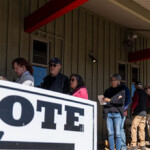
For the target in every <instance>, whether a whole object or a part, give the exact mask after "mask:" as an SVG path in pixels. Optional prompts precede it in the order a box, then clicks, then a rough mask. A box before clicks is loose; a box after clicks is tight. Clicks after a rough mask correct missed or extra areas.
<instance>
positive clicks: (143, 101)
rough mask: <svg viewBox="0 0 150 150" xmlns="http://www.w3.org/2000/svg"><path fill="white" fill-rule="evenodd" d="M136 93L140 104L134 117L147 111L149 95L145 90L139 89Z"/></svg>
mask: <svg viewBox="0 0 150 150" xmlns="http://www.w3.org/2000/svg"><path fill="white" fill-rule="evenodd" d="M135 92H137V94H138V99H137V100H138V104H137V106H136V108H135V109H134V111H133V114H132V115H138V114H139V113H140V112H142V111H145V112H146V111H147V98H148V96H147V94H146V92H145V91H144V90H142V89H137V90H136V91H135Z"/></svg>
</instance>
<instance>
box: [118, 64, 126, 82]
mask: <svg viewBox="0 0 150 150" xmlns="http://www.w3.org/2000/svg"><path fill="white" fill-rule="evenodd" d="M118 67H119V68H118V72H119V74H120V75H121V77H122V82H123V83H124V82H126V80H127V79H126V64H121V63H119V66H118ZM124 84H125V83H124Z"/></svg>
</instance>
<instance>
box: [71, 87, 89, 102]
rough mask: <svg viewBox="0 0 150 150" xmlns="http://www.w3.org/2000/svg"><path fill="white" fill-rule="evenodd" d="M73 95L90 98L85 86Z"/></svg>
mask: <svg viewBox="0 0 150 150" xmlns="http://www.w3.org/2000/svg"><path fill="white" fill-rule="evenodd" d="M73 96H75V97H80V98H83V99H88V93H87V89H86V88H85V87H82V88H80V89H79V90H77V91H76V92H75V93H74V94H73Z"/></svg>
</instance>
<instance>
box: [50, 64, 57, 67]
mask: <svg viewBox="0 0 150 150" xmlns="http://www.w3.org/2000/svg"><path fill="white" fill-rule="evenodd" d="M49 66H50V67H56V66H59V65H56V64H50V65H49Z"/></svg>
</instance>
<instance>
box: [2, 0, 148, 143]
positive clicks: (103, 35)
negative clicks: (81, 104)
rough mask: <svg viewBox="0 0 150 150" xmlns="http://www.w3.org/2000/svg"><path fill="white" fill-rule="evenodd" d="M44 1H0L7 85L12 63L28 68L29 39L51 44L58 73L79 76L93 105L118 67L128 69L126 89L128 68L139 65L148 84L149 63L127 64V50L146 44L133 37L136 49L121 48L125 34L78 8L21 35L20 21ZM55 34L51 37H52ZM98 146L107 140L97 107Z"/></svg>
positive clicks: (4, 68)
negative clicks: (19, 61) (22, 62)
mask: <svg viewBox="0 0 150 150" xmlns="http://www.w3.org/2000/svg"><path fill="white" fill-rule="evenodd" d="M46 1H48V0H0V75H5V76H7V78H8V79H9V80H13V79H14V78H15V77H16V76H15V73H14V71H13V70H12V68H11V62H12V60H13V59H14V58H16V57H25V58H26V59H28V60H29V61H30V62H31V63H32V59H31V58H32V53H31V49H32V38H33V37H37V38H40V39H43V40H45V41H48V42H50V57H52V56H56V57H59V58H61V59H62V62H63V70H62V72H63V73H64V74H66V75H67V76H70V75H71V73H78V74H80V75H81V76H82V77H83V79H84V81H85V83H86V86H87V89H88V93H89V98H90V99H92V100H94V101H97V95H98V94H102V93H103V92H104V90H105V89H106V88H108V87H109V77H110V75H111V74H113V73H116V72H117V68H118V65H117V64H118V62H122V63H126V64H127V67H128V69H127V76H128V80H127V85H128V86H129V87H130V86H131V66H132V65H139V66H141V69H140V80H141V81H142V82H143V83H144V84H149V85H150V78H149V77H150V69H149V68H150V60H148V61H142V62H138V63H133V64H130V63H127V60H128V58H127V55H128V52H129V51H137V50H140V49H144V48H147V47H150V39H147V38H146V37H143V36H142V35H138V38H137V39H136V45H135V48H133V49H132V50H130V49H129V48H127V47H125V46H124V44H123V42H124V40H125V37H126V34H127V29H126V28H125V27H123V26H120V25H118V24H115V23H114V22H111V21H110V20H107V19H105V18H103V17H101V16H98V15H96V14H94V13H92V12H90V11H88V10H86V9H84V8H82V7H80V8H77V9H75V10H73V11H71V12H69V13H67V14H66V15H64V16H62V17H60V18H59V19H57V20H55V21H53V22H51V23H49V24H47V25H46V26H44V27H42V28H40V29H39V30H40V31H42V33H41V32H35V33H32V34H28V33H25V32H24V17H26V16H28V15H29V14H30V13H32V12H33V11H35V10H36V9H37V8H39V7H40V6H42V5H43V4H45V3H46ZM54 35H55V36H54ZM89 52H92V53H93V55H94V56H95V58H96V59H97V60H98V62H97V63H95V64H92V62H91V60H90V59H89V57H88V53H89ZM98 108H99V109H98V135H99V141H101V140H102V139H105V138H106V132H104V131H105V122H104V120H103V117H102V107H100V106H99V103H98Z"/></svg>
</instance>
